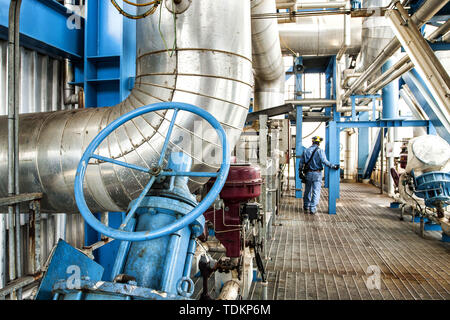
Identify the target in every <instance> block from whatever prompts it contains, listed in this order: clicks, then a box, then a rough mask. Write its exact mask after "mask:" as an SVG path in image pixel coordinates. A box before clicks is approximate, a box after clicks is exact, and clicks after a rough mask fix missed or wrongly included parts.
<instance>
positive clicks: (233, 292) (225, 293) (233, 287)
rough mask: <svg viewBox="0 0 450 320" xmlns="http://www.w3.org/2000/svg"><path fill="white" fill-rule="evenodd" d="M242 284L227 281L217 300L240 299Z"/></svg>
mask: <svg viewBox="0 0 450 320" xmlns="http://www.w3.org/2000/svg"><path fill="white" fill-rule="evenodd" d="M239 291H240V284H239V282H238V281H236V280H230V281H227V282H226V283H225V284H224V285H223V287H222V291H220V294H219V297H218V298H217V300H237V299H238V298H239Z"/></svg>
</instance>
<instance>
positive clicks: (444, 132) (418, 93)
mask: <svg viewBox="0 0 450 320" xmlns="http://www.w3.org/2000/svg"><path fill="white" fill-rule="evenodd" d="M402 78H403V80H404V81H405V83H406V84H407V85H408V87H409V88H410V89H411V92H412V93H413V95H414V97H415V98H416V100H417V102H418V103H419V105H420V107H421V108H422V110H423V111H424V112H425V113H426V115H427V116H428V118H429V119H430V121H431V123H432V124H433V126H434V128H435V130H436V132H437V134H438V135H439V136H440V137H441V138H443V139H444V140H446V141H447V142H448V143H450V132H449V130H448V129H447V128H446V127H445V126H444V125H443V123H442V122H441V120H440V119H439V117H438V115H437V114H436V113H435V112H434V110H433V108H432V107H431V105H430V103H433V104H434V105H435V106H438V104H437V102H436V101H435V100H434V98H433V95H432V94H431V92H430V91H429V90H428V88H427V86H426V85H425V83H424V82H423V80H422V78H421V77H420V75H419V74H418V72H417V71H416V70H415V69H413V70H411V71H410V72H407V73H405V74H404V75H403V76H402ZM445 121H447V122H448V121H449V119H445Z"/></svg>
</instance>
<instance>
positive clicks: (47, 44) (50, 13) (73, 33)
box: [0, 0, 84, 60]
mask: <svg viewBox="0 0 450 320" xmlns="http://www.w3.org/2000/svg"><path fill="white" fill-rule="evenodd" d="M9 3H10V1H9V0H0V38H2V39H5V40H6V39H7V38H8V20H9V18H8V8H9ZM75 18H76V20H77V21H79V22H80V25H79V29H77V28H73V29H69V27H68V26H73V23H72V22H73V20H74V19H75ZM20 45H21V46H24V47H26V48H30V49H33V50H36V51H39V52H42V53H45V54H48V55H51V56H61V57H65V58H69V59H72V60H74V59H81V58H82V57H83V54H84V19H83V18H82V17H79V16H74V13H72V12H70V11H69V10H68V9H67V8H66V7H64V6H63V5H61V4H59V3H58V2H56V1H53V0H23V1H22V6H21V12H20Z"/></svg>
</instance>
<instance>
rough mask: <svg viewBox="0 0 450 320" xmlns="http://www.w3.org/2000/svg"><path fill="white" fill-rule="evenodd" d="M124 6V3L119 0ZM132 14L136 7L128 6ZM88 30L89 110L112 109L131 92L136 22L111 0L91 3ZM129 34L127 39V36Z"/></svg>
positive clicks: (86, 58) (85, 77) (88, 6)
mask: <svg viewBox="0 0 450 320" xmlns="http://www.w3.org/2000/svg"><path fill="white" fill-rule="evenodd" d="M117 3H118V4H119V5H120V6H123V5H124V3H123V1H117ZM125 9H126V10H127V11H128V12H130V13H133V12H134V11H133V10H135V8H134V7H131V6H128V5H126V4H125ZM86 16H87V21H86V28H85V38H86V46H85V60H84V63H85V76H84V88H85V95H86V107H106V106H113V105H115V104H118V103H119V102H121V101H122V100H124V99H125V98H126V97H127V96H128V95H129V94H130V92H131V89H132V88H131V87H130V81H131V82H132V79H133V78H134V77H135V70H136V64H135V62H136V21H135V20H131V19H128V18H125V17H123V16H122V15H121V14H120V13H119V12H118V11H117V10H116V9H115V8H114V6H112V5H111V3H110V2H109V1H102V0H88V1H87V6H86ZM124 35H126V36H124Z"/></svg>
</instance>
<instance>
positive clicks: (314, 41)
mask: <svg viewBox="0 0 450 320" xmlns="http://www.w3.org/2000/svg"><path fill="white" fill-rule="evenodd" d="M346 19H347V20H348V17H346V15H331V14H329V15H323V16H312V17H299V18H297V22H296V23H283V24H280V25H279V26H278V29H279V31H280V39H281V45H282V47H283V49H290V50H293V51H295V52H297V53H298V54H299V55H301V56H327V55H336V54H338V53H339V50H340V49H341V48H342V44H343V43H345V33H346V32H345V20H346ZM361 26H362V18H351V19H350V26H349V28H350V34H351V37H349V38H348V39H347V45H348V47H347V48H346V53H347V54H357V53H358V52H359V50H360V48H361V30H362V28H361ZM347 32H348V31H347Z"/></svg>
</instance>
